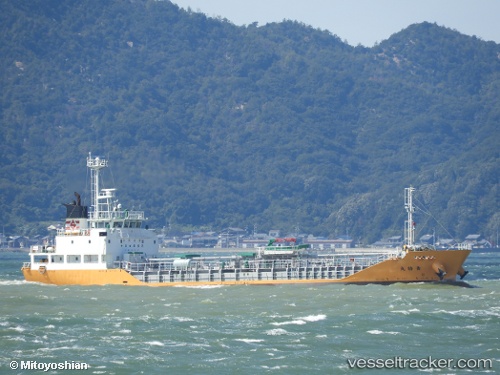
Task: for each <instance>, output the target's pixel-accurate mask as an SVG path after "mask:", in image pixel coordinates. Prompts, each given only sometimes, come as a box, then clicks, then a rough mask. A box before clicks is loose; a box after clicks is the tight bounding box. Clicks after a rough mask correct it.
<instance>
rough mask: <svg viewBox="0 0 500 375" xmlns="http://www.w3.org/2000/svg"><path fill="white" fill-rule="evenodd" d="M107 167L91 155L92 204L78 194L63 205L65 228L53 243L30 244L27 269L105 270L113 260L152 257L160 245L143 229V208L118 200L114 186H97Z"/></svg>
mask: <svg viewBox="0 0 500 375" xmlns="http://www.w3.org/2000/svg"><path fill="white" fill-rule="evenodd" d="M107 166H108V162H107V160H105V159H102V158H99V157H95V158H93V157H92V156H91V155H90V154H89V156H88V158H87V167H88V168H89V169H90V172H91V181H90V185H91V189H90V190H91V207H90V212H89V210H88V207H87V206H82V205H81V204H80V196H79V194H78V193H75V196H76V198H77V200H76V201H73V203H72V204H65V206H66V221H65V225H64V228H62V229H59V230H58V231H57V235H56V237H55V246H33V247H32V248H31V251H30V260H31V264H30V268H31V269H32V270H38V271H40V272H45V271H48V270H106V269H111V268H114V267H115V266H116V264H115V262H116V261H126V260H128V259H129V258H130V256H134V257H137V255H138V254H139V253H140V257H145V258H146V257H147V258H150V257H155V256H156V255H157V254H158V250H159V245H158V240H157V238H156V235H155V234H154V233H153V232H152V231H149V230H148V229H147V227H145V228H143V223H144V222H145V221H146V220H147V219H146V218H145V217H144V212H143V211H130V210H127V209H124V208H122V205H121V204H120V203H118V199H116V196H115V192H116V189H102V188H100V172H101V170H102V169H103V168H105V167H107Z"/></svg>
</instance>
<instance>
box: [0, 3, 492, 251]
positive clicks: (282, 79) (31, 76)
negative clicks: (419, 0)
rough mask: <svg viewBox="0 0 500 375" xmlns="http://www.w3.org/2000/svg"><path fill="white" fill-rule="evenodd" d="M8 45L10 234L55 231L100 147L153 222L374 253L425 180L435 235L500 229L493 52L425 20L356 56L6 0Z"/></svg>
mask: <svg viewBox="0 0 500 375" xmlns="http://www.w3.org/2000/svg"><path fill="white" fill-rule="evenodd" d="M0 31H1V32H0V68H1V72H0V74H1V76H0V77H1V78H0V80H1V81H0V82H1V87H2V91H1V100H0V121H1V130H0V142H1V149H0V153H1V155H0V156H1V162H0V193H1V195H0V218H1V220H2V223H3V224H4V225H5V228H6V232H7V231H10V232H12V233H17V234H23V233H26V234H33V233H34V232H39V233H43V229H44V228H45V227H46V226H47V224H48V223H52V222H53V221H54V220H57V219H60V218H61V216H62V215H63V210H62V209H61V208H62V206H60V203H61V202H67V201H69V200H71V199H72V194H73V192H74V191H80V192H82V193H88V192H86V191H85V186H86V183H87V176H86V170H85V169H86V167H85V158H86V156H87V154H88V152H92V153H93V154H99V155H103V156H106V157H107V158H109V161H110V166H111V171H112V174H110V175H109V177H108V178H109V179H108V180H107V182H108V184H107V186H112V187H117V188H119V196H120V198H121V201H122V203H123V204H130V205H134V206H135V207H136V208H138V207H139V206H140V207H141V208H142V209H144V210H145V211H146V212H147V215H148V216H149V218H150V220H151V223H150V226H154V227H163V226H166V225H171V226H177V227H189V226H193V227H210V228H212V229H214V230H217V229H221V228H224V227H227V226H239V227H243V228H244V227H253V226H254V225H257V227H258V228H261V229H262V230H265V229H271V228H277V229H282V230H283V231H285V232H291V231H293V230H294V228H295V227H297V226H298V227H299V228H300V231H302V232H306V233H314V234H316V235H320V234H322V235H329V236H337V235H341V234H345V233H346V232H348V233H349V234H350V235H351V236H353V237H355V238H356V239H361V240H362V241H374V240H376V239H378V238H379V237H381V236H386V235H398V234H401V233H402V227H403V225H402V222H403V220H404V217H405V216H404V212H403V188H404V187H407V186H409V185H410V184H411V185H413V186H415V187H416V188H417V191H418V194H417V198H418V203H419V204H420V205H422V206H425V207H426V208H427V209H428V210H429V211H431V212H432V214H433V216H429V215H427V214H424V213H419V215H418V216H417V220H418V223H419V226H418V229H419V234H424V233H427V232H431V231H432V230H433V229H435V230H436V233H437V234H438V235H442V236H445V237H450V236H455V237H458V238H460V237H461V238H463V237H464V236H465V235H467V234H470V233H479V234H483V235H485V236H486V237H487V238H494V234H495V233H496V231H497V228H498V226H499V224H500V213H499V204H498V199H499V175H500V167H499V153H498V149H499V145H500V132H499V123H500V100H499V97H500V45H498V44H495V43H493V42H484V41H482V40H479V39H477V38H474V37H468V36H464V35H462V34H459V33H458V32H456V31H453V30H450V29H446V28H443V27H439V26H437V25H435V24H429V23H422V24H416V25H412V26H410V27H408V28H407V29H405V30H403V31H401V32H399V33H397V34H394V35H393V36H391V37H390V38H389V39H388V40H386V41H384V42H382V43H380V44H379V45H377V46H375V47H373V48H363V47H351V46H349V45H347V44H345V43H343V42H342V41H341V40H340V39H339V38H338V37H336V36H334V35H331V34H330V33H329V32H325V31H321V30H317V29H313V28H311V27H308V26H306V25H303V24H300V23H297V22H291V21H287V22H282V23H279V24H277V23H274V24H268V25H266V26H262V27H257V26H256V25H250V26H248V27H237V26H234V25H233V24H231V23H229V22H227V21H226V20H220V19H211V18H207V17H206V16H204V15H202V14H198V13H193V12H185V11H183V10H181V9H179V8H178V7H177V6H176V5H173V4H171V3H170V2H168V1H143V0H136V1H123V0H114V1H104V2H101V1H95V0H92V1H91V0H80V1H76V0H69V1H55V0H43V1H42V0H29V1H28V0H21V1H16V2H13V1H8V0H0ZM82 195H83V196H85V194H82ZM87 199H88V198H87ZM443 228H446V230H447V232H446V231H445V229H443Z"/></svg>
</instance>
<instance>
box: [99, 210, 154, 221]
mask: <svg viewBox="0 0 500 375" xmlns="http://www.w3.org/2000/svg"><path fill="white" fill-rule="evenodd" d="M90 216H91V218H92V219H94V220H124V219H129V220H144V211H128V210H122V211H99V213H96V212H92V213H91V215H90Z"/></svg>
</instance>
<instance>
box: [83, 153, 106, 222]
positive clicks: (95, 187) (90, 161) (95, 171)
mask: <svg viewBox="0 0 500 375" xmlns="http://www.w3.org/2000/svg"><path fill="white" fill-rule="evenodd" d="M107 166H108V161H107V160H106V159H101V158H99V157H98V156H97V157H95V158H92V155H91V154H90V152H89V156H88V157H87V167H88V168H90V197H91V198H90V199H91V206H92V218H93V219H94V220H97V219H99V215H100V213H99V172H100V170H101V169H102V168H105V167H107Z"/></svg>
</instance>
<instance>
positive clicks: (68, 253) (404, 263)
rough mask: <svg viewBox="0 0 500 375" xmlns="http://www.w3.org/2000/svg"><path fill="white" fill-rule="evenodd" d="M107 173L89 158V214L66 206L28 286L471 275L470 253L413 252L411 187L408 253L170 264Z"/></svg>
mask: <svg viewBox="0 0 500 375" xmlns="http://www.w3.org/2000/svg"><path fill="white" fill-rule="evenodd" d="M107 166H108V161H107V160H106V159H104V158H100V157H92V155H91V154H89V156H88V157H87V167H88V169H89V170H90V196H91V197H90V198H91V199H90V203H91V204H90V207H89V206H85V205H82V204H81V200H80V195H79V194H78V193H75V200H74V201H73V202H72V203H69V204H64V205H65V206H66V219H65V223H64V226H63V227H61V228H60V229H58V230H57V234H56V236H55V239H54V244H53V245H45V246H40V245H38V246H32V247H31V248H30V252H29V257H30V261H29V262H25V263H24V264H23V266H22V268H21V270H22V272H23V275H24V278H25V280H27V281H31V282H40V283H47V284H55V285H106V284H119V285H147V286H201V285H244V284H252V285H259V284H260V285H272V284H292V283H294V284H300V283H316V284H319V283H357V284H368V283H381V284H390V283H396V282H404V283H408V282H456V281H457V280H458V279H462V278H463V277H464V276H465V275H466V274H467V271H465V270H464V269H463V263H464V262H465V260H466V259H467V257H468V255H469V254H470V252H471V249H470V248H467V247H466V246H463V247H458V248H456V249H448V250H436V249H434V248H428V247H422V246H416V245H415V244H414V236H415V225H414V222H413V213H414V210H415V208H414V205H413V192H414V190H415V189H414V188H413V187H410V188H406V189H405V208H406V211H407V214H408V218H407V220H406V222H405V245H404V246H403V247H401V248H398V249H383V250H378V251H377V250H370V251H365V252H359V251H354V250H357V249H353V251H352V252H343V253H337V252H335V251H332V253H331V254H324V253H318V252H314V251H313V250H312V249H311V248H310V247H309V245H307V244H298V243H297V241H296V239H295V238H283V239H273V240H271V241H269V243H268V244H267V246H263V247H259V248H256V249H255V251H251V252H245V253H239V254H238V253H235V254H230V255H223V256H201V255H199V254H198V255H197V254H185V255H181V256H174V257H166V256H165V255H164V254H162V253H161V252H160V243H159V239H158V238H157V236H156V235H155V233H154V232H153V231H151V230H149V229H148V226H147V225H145V223H146V221H147V219H146V217H145V215H144V212H143V211H134V210H128V209H125V208H124V207H123V206H122V205H121V203H119V201H118V200H117V199H116V189H114V188H101V187H100V174H101V171H102V169H103V168H106V167H107ZM347 250H348V249H347ZM235 251H236V250H235Z"/></svg>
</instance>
